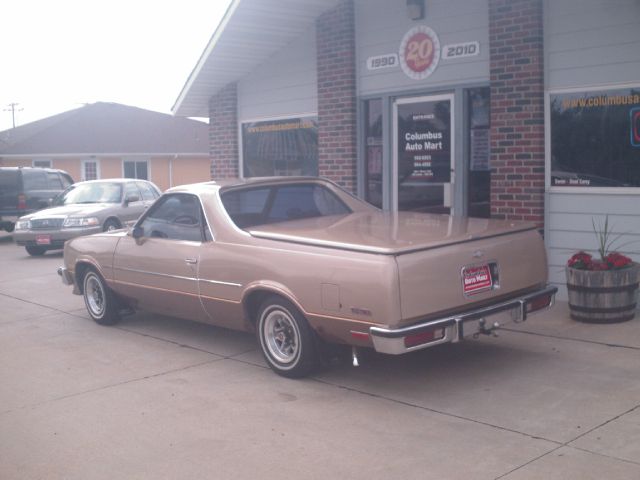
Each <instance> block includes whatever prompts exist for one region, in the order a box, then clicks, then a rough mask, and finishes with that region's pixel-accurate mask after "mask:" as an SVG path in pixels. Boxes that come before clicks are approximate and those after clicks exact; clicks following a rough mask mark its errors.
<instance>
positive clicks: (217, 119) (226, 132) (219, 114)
mask: <svg viewBox="0 0 640 480" xmlns="http://www.w3.org/2000/svg"><path fill="white" fill-rule="evenodd" d="M237 128H238V88H237V84H235V83H230V84H229V85H227V86H226V87H224V88H223V89H222V90H220V91H219V92H218V93H217V94H216V95H215V96H213V97H211V100H210V101H209V156H210V158H211V178H212V179H216V178H234V177H238V159H239V153H238V130H237Z"/></svg>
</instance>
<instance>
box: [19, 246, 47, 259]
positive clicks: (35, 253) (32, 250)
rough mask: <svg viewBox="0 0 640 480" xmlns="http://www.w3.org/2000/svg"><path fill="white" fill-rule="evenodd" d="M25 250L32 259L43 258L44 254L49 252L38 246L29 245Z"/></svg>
mask: <svg viewBox="0 0 640 480" xmlns="http://www.w3.org/2000/svg"><path fill="white" fill-rule="evenodd" d="M24 249H25V250H26V251H27V253H28V254H29V255H31V256H32V257H41V256H42V255H44V252H46V251H47V249H46V248H44V247H40V246H38V245H27V246H26V247H24Z"/></svg>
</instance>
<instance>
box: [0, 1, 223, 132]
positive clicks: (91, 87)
mask: <svg viewBox="0 0 640 480" xmlns="http://www.w3.org/2000/svg"><path fill="white" fill-rule="evenodd" d="M229 3H230V2H229V0H180V1H178V0H171V1H167V0H156V1H152V0H109V1H98V0H84V1H77V0H55V1H53V0H11V1H6V2H3V5H2V27H1V28H0V62H1V63H0V65H1V67H0V131H2V130H6V129H8V128H11V126H12V123H11V112H10V111H5V109H7V108H9V107H8V104H9V103H12V102H18V103H20V105H18V107H17V108H18V109H22V111H17V112H16V126H19V125H23V124H25V123H28V122H32V121H34V120H38V119H40V118H43V117H48V116H51V115H55V114H56V113H60V112H63V111H66V110H71V109H74V108H78V107H81V106H82V104H84V103H93V102H98V101H100V102H116V103H122V104H125V105H132V106H136V107H141V108H146V109H149V110H156V111H158V112H164V113H170V111H171V107H172V106H173V103H174V102H175V100H176V98H177V97H178V94H179V93H180V90H181V89H182V86H183V85H184V83H185V82H186V80H187V78H188V76H189V74H190V73H191V70H192V69H193V67H194V66H195V65H196V62H197V61H198V59H199V58H200V55H201V53H202V51H203V50H204V48H205V46H206V45H207V42H208V41H209V38H210V37H211V35H212V34H213V32H214V31H215V29H216V27H217V25H218V23H219V22H220V19H221V18H222V16H223V15H224V12H225V11H226V9H227V6H228V4H229Z"/></svg>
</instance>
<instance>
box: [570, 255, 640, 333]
mask: <svg viewBox="0 0 640 480" xmlns="http://www.w3.org/2000/svg"><path fill="white" fill-rule="evenodd" d="M566 273H567V291H568V293H569V310H570V312H571V318H572V319H574V320H578V321H579V322H587V323H618V322H626V321H627V320H631V319H633V317H634V316H635V313H636V306H637V302H638V280H639V278H640V265H638V264H637V263H634V264H633V265H632V266H631V267H629V268H622V269H620V270H604V271H591V270H578V269H575V268H571V267H566Z"/></svg>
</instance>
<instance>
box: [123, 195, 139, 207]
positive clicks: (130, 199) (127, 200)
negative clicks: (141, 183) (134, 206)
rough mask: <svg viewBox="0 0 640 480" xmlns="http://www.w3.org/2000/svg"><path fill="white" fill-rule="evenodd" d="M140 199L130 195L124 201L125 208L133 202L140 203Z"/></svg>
mask: <svg viewBox="0 0 640 480" xmlns="http://www.w3.org/2000/svg"><path fill="white" fill-rule="evenodd" d="M139 201H140V197H139V196H138V195H129V196H127V197H126V198H125V199H124V204H125V206H127V205H129V204H130V203H131V202H139Z"/></svg>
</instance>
